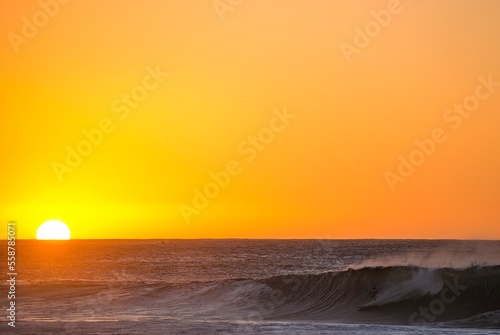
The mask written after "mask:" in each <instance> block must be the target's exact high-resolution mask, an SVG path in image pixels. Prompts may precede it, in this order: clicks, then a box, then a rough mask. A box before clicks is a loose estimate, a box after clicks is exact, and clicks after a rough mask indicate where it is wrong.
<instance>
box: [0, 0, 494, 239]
mask: <svg viewBox="0 0 500 335" xmlns="http://www.w3.org/2000/svg"><path fill="white" fill-rule="evenodd" d="M41 3H52V2H51V1H45V2H44V1H42V2H41ZM220 3H227V0H226V1H222V0H221V1H220ZM220 3H219V10H222V11H224V12H219V13H218V12H217V10H216V8H215V7H214V4H213V2H212V1H211V0H204V1H160V0H157V1H153V0H151V1H145V2H144V1H143V2H140V1H120V2H112V3H111V2H104V3H103V2H102V1H96V0H89V1H77V0H73V1H70V2H69V3H67V4H64V5H63V4H61V5H59V7H60V8H59V9H58V10H57V13H56V10H55V8H54V7H53V6H52V7H50V6H49V7H48V8H49V9H51V10H53V11H54V13H51V14H53V15H52V16H53V17H49V16H48V15H46V16H45V18H48V20H46V21H47V22H44V14H43V13H42V14H40V10H42V9H41V5H40V3H39V2H37V1H33V0H26V1H21V2H7V1H2V2H1V3H0V34H1V35H2V36H3V37H2V39H1V42H0V54H1V57H2V59H1V62H0V73H1V76H0V88H1V90H0V92H1V93H0V94H1V96H0V97H1V99H0V103H1V105H2V107H1V114H0V158H1V164H0V189H1V192H0V222H4V225H5V227H6V226H7V225H6V223H7V221H8V220H15V221H17V223H18V224H17V227H18V237H19V238H34V236H35V232H36V229H37V227H38V226H39V225H40V224H41V223H42V222H44V221H46V220H49V219H59V220H62V221H64V222H66V223H67V224H68V225H69V226H70V228H71V230H72V237H73V238H205V237H207V238H213V237H249V238H485V239H489V238H492V239H500V206H499V203H498V201H499V199H500V178H499V177H498V171H500V158H499V157H500V156H499V148H500V136H499V133H500V132H499V128H500V86H498V87H493V88H491V87H490V89H491V91H492V92H490V91H488V88H486V87H482V88H479V91H480V92H482V93H481V94H483V96H484V94H486V93H488V92H489V93H490V94H489V96H488V98H485V99H484V100H482V101H480V105H479V107H478V108H477V110H475V111H473V112H472V113H471V115H470V117H468V118H466V119H463V122H462V121H460V119H457V118H456V117H457V115H458V114H447V113H448V112H447V110H448V109H450V108H453V106H454V104H462V103H463V102H464V99H466V98H467V97H469V96H473V95H474V94H475V92H476V89H477V87H478V85H480V81H479V80H478V78H479V77H483V78H484V79H485V80H487V79H488V76H491V78H493V81H497V82H500V44H499V43H498V41H500V3H499V2H498V1H496V0H482V1H465V0H463V1H457V0H447V1H413V2H410V1H401V3H400V4H399V5H398V6H396V5H394V4H393V3H392V2H391V1H379V0H377V1H375V0H373V1H363V2H358V1H347V0H344V1H326V0H317V1H297V0H288V1H284V0H276V1H265V0H259V1H247V0H243V1H242V2H241V3H240V4H239V5H236V6H234V8H233V7H230V9H231V10H229V9H228V7H224V5H221V4H220ZM52 4H53V3H52ZM225 6H229V5H225ZM394 6H395V7H394ZM396 7H397V8H398V10H397V13H393V14H391V18H390V22H388V23H387V24H386V22H384V25H385V27H380V29H379V30H380V31H376V30H375V31H374V32H373V31H372V32H371V35H372V37H368V38H369V43H368V42H366V40H365V42H366V44H367V45H362V47H358V48H357V53H355V54H352V55H351V56H352V57H350V59H349V61H348V59H347V58H346V57H345V55H344V53H343V51H342V49H341V46H342V45H344V46H345V45H346V44H345V43H347V44H349V45H351V46H354V47H356V44H355V43H356V41H355V36H356V31H357V30H356V27H357V28H359V29H365V26H366V25H367V24H369V26H370V22H371V21H373V20H374V16H373V14H372V11H375V12H380V11H381V10H384V11H386V10H387V9H388V8H396ZM221 8H222V9H221ZM382 13H386V12H382ZM389 13H390V12H389ZM34 16H35V19H36V20H38V22H39V24H40V25H41V27H39V28H38V31H35V32H33V31H30V29H29V28H26V27H24V29H23V25H26V21H23V18H26V19H27V20H28V21H29V22H33V20H34V18H33V17H34ZM381 17H382V18H384V16H383V15H382V16H381ZM221 18H223V19H221ZM385 18H386V19H387V17H385ZM40 22H41V23H40ZM371 26H372V27H375V28H374V29H376V27H377V25H373V24H372V25H371ZM379 26H380V25H379ZM23 30H24V34H25V35H26V34H27V35H26V36H28V37H24V35H23ZM360 39H361V40H363V38H361V37H359V36H358V39H357V42H359V40H360ZM13 41H17V42H15V43H14V42H13ZM19 41H22V42H19ZM342 43H344V44H342ZM358 46H360V44H359V43H358ZM157 66H158V67H159V68H160V69H161V71H164V72H168V73H169V75H168V77H166V78H162V79H161V80H162V82H161V83H159V84H158V85H157V87H156V88H154V89H152V90H151V91H148V93H147V97H146V98H145V99H144V101H142V102H140V103H139V104H138V106H137V107H136V108H128V111H127V112H130V113H129V114H127V115H125V114H123V113H125V111H126V110H127V108H125V109H122V110H121V112H120V113H119V112H117V106H118V105H115V108H113V106H112V105H113V104H114V103H115V102H116V100H117V99H118V100H119V99H121V97H122V95H124V94H125V95H127V94H130V93H131V91H132V90H133V89H134V88H137V86H138V85H142V84H143V80H144V78H145V77H146V76H147V75H148V71H151V69H156V68H157ZM148 69H149V70H148ZM150 79H151V78H150ZM148 83H149V84H151V83H153V81H151V80H150V81H148ZM483 86H484V85H483ZM469 100H470V99H469ZM470 101H473V100H470ZM118 102H120V101H118ZM120 104H121V102H120ZM119 106H121V107H123V106H124V105H123V104H121V105H119ZM285 108H286V110H287V112H288V113H289V114H293V115H294V119H293V120H290V122H289V124H287V125H286V126H284V128H280V129H282V131H280V132H279V133H278V132H277V133H275V134H274V135H275V136H274V140H273V141H271V142H270V143H269V144H267V145H266V146H265V148H264V149H262V148H261V149H262V150H259V151H258V153H257V155H256V156H255V158H254V159H253V160H251V161H250V162H249V161H247V158H248V156H246V155H242V154H241V152H240V150H239V149H238V148H240V149H241V148H242V147H240V146H243V149H244V148H245V146H246V145H247V144H246V142H245V141H247V139H248V137H249V136H254V135H255V134H258V133H259V132H260V131H262V129H264V128H266V127H269V124H270V122H272V121H273V120H274V115H275V114H274V113H275V112H276V111H282V110H284V109H285ZM273 111H274V112H273ZM450 113H451V112H450ZM446 116H447V117H448V119H447V120H446V119H445V117H446ZM452 117H454V118H453V119H452ZM102 120H109V122H111V125H112V128H113V129H112V131H110V132H108V133H106V134H104V135H103V139H102V143H100V144H99V145H97V146H94V147H93V148H92V149H91V150H92V151H91V153H90V154H89V155H88V156H87V157H84V158H83V159H82V162H81V163H80V164H79V165H78V166H76V167H75V168H74V169H73V171H72V172H68V173H64V174H63V178H62V180H60V178H58V176H57V174H56V173H55V171H54V162H58V163H61V164H66V162H65V159H66V154H67V151H66V150H67V147H68V146H69V147H70V148H73V149H75V148H76V147H77V145H78V144H79V143H80V142H81V141H83V140H85V136H84V135H83V133H82V131H84V130H89V131H90V130H91V129H94V128H98V127H99V126H100V123H101V122H102ZM108 126H109V125H108ZM436 128H440V129H442V130H443V132H444V133H445V135H444V136H446V138H447V139H446V141H445V142H444V143H438V144H437V145H436V148H435V152H434V153H433V154H431V155H430V156H428V157H426V158H425V162H424V163H423V164H422V165H421V166H418V167H416V168H415V171H414V172H413V174H412V175H411V176H409V177H408V178H405V181H404V182H397V183H396V184H393V185H392V186H393V187H391V186H390V185H389V183H388V182H387V180H386V175H387V172H388V171H389V172H391V173H394V174H397V173H398V165H399V164H400V163H399V162H400V161H399V157H400V155H402V156H403V157H406V158H408V157H409V156H410V154H411V153H412V151H414V150H415V149H417V145H416V144H415V142H414V141H415V140H416V139H420V140H423V139H426V138H430V137H431V135H432V133H433V131H434V129H436ZM247 149H248V148H247ZM231 161H236V162H238V164H239V167H240V170H241V171H239V172H240V173H238V174H237V175H235V176H232V178H231V180H230V182H229V185H228V186H227V187H225V188H224V189H222V190H221V191H220V192H219V193H218V194H217V196H216V197H214V198H213V199H210V203H209V205H208V206H206V207H205V208H203V209H202V210H200V211H199V213H197V214H193V215H191V216H190V218H189V223H188V222H187V221H186V220H185V219H184V218H183V215H182V213H181V210H180V207H179V206H181V205H182V204H184V205H186V206H191V207H193V197H194V192H193V189H194V188H197V189H199V190H202V189H203V188H204V186H205V185H206V184H207V183H210V182H211V180H212V179H211V177H210V173H211V172H212V171H213V172H217V171H220V170H224V169H226V165H227V164H228V163H229V162H231ZM5 235H6V228H5V229H2V231H1V233H0V237H4V236H5Z"/></svg>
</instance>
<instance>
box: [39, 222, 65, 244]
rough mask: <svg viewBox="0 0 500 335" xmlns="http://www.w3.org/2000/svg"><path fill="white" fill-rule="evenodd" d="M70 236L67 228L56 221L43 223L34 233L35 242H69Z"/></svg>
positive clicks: (62, 223)
mask: <svg viewBox="0 0 500 335" xmlns="http://www.w3.org/2000/svg"><path fill="white" fill-rule="evenodd" d="M70 235H71V232H70V230H69V228H68V226H67V225H66V224H65V223H64V222H61V221H58V220H50V221H47V222H44V223H43V224H42V225H41V226H40V227H38V230H37V231H36V239H37V240H69V239H70Z"/></svg>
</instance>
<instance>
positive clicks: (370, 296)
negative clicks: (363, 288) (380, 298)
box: [368, 286, 378, 301]
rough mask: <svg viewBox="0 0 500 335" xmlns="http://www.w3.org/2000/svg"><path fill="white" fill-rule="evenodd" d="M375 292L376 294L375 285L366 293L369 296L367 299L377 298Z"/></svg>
mask: <svg viewBox="0 0 500 335" xmlns="http://www.w3.org/2000/svg"><path fill="white" fill-rule="evenodd" d="M377 294H378V291H377V289H376V288H375V286H374V287H373V288H372V290H371V292H370V293H368V296H369V299H370V300H369V301H373V300H375V299H377Z"/></svg>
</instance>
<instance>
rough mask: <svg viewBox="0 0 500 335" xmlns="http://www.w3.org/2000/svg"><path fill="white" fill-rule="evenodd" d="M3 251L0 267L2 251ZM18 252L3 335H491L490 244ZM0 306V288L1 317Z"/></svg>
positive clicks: (27, 247)
mask: <svg viewBox="0 0 500 335" xmlns="http://www.w3.org/2000/svg"><path fill="white" fill-rule="evenodd" d="M0 247H1V250H2V251H1V254H2V257H5V259H6V257H7V255H6V242H5V241H1V242H0ZM16 247H17V279H16V280H17V282H16V286H17V291H16V327H15V328H12V327H9V326H8V325H7V322H8V320H7V318H5V317H4V318H3V321H2V322H1V324H0V333H1V334H141V335H144V334H146V335H148V334H155V335H157V334H184V335H192V334H193V335H194V334H200V335H201V334H269V335H275V334H283V335H285V334H286V335H293V334H340V335H360V334H373V335H375V334H398V335H401V334H431V335H432V334H440V335H441V334H450V335H451V334H453V335H457V334H458V335H459V334H482V335H483V334H500V252H499V251H500V242H497V241H448V240H447V241H428V240H320V239H318V240H236V239H235V240H72V241H18V243H17V246H16ZM2 263H4V262H3V261H2ZM1 269H2V272H5V273H6V272H7V270H6V267H4V265H2V267H1ZM4 269H5V271H3V270H4ZM372 291H374V292H375V293H373V294H372ZM7 294H8V285H7V284H6V281H2V285H1V286H0V304H1V307H2V310H4V311H5V310H6V308H7V303H8V300H7ZM4 314H5V312H4ZM5 315H6V314H5Z"/></svg>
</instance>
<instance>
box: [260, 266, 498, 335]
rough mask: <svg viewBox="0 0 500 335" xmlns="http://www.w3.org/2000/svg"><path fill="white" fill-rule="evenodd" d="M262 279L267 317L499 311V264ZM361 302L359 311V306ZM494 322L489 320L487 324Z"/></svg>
mask: <svg viewBox="0 0 500 335" xmlns="http://www.w3.org/2000/svg"><path fill="white" fill-rule="evenodd" d="M262 283H264V284H266V285H267V286H269V287H270V288H271V289H272V290H271V293H270V294H269V295H268V296H267V297H264V299H265V300H267V302H268V303H269V302H270V303H271V304H272V305H273V308H271V309H270V313H269V314H268V315H267V317H268V318H272V319H295V320H297V319H304V320H322V321H341V322H356V323H367V322H369V323H381V324H384V323H394V324H412V323H438V322H449V321H456V320H462V319H468V318H469V319H470V318H473V317H475V316H478V315H481V314H484V313H487V312H491V311H497V310H500V266H495V267H471V268H467V269H461V270H459V269H451V268H440V269H425V268H418V267H408V266H400V267H376V268H362V269H357V270H354V269H349V270H347V271H341V272H329V273H323V274H319V275H305V276H277V277H273V278H270V279H267V280H264V281H262ZM372 287H376V289H377V291H378V294H377V296H376V299H375V300H374V301H371V302H370V301H369V300H370V298H369V297H368V295H369V294H370V291H371V290H372ZM261 299H262V298H261ZM261 301H262V300H261ZM264 302H265V301H264ZM361 306H363V307H364V309H361V310H360V309H359V307H361ZM494 320H495V319H494V318H492V319H491V321H492V323H491V324H492V325H494V324H495V323H494V322H493V321H494ZM483 321H485V320H484V319H483ZM471 322H472V321H471ZM485 323H488V321H486V322H485ZM497 326H498V324H497Z"/></svg>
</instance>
